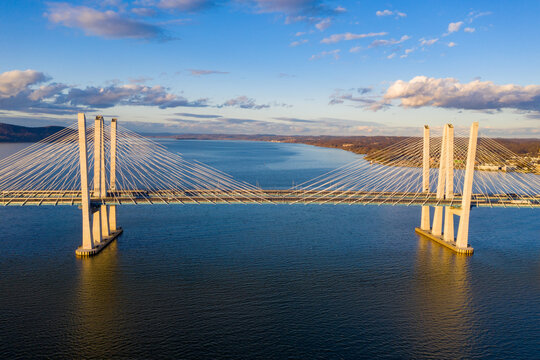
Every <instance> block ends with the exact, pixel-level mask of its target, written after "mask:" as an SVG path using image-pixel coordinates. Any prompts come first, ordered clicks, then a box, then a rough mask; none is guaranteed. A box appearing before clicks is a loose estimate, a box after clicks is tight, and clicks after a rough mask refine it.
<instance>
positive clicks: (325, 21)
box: [315, 18, 332, 31]
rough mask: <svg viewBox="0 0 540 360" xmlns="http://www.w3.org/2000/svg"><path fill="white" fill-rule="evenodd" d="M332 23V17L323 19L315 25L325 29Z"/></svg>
mask: <svg viewBox="0 0 540 360" xmlns="http://www.w3.org/2000/svg"><path fill="white" fill-rule="evenodd" d="M330 25H332V20H331V19H330V18H325V19H322V20H321V21H320V22H318V23H317V24H315V27H316V28H317V29H319V30H320V31H324V30H326V29H328V28H329V27H330Z"/></svg>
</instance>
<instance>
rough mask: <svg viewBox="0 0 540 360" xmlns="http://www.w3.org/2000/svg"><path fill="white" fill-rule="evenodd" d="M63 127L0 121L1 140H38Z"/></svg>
mask: <svg viewBox="0 0 540 360" xmlns="http://www.w3.org/2000/svg"><path fill="white" fill-rule="evenodd" d="M63 129H64V127H62V126H44V127H26V126H18V125H11V124H2V123H0V142H36V141H39V140H42V139H45V138H46V137H48V136H50V135H52V134H54V133H56V132H58V131H60V130H63Z"/></svg>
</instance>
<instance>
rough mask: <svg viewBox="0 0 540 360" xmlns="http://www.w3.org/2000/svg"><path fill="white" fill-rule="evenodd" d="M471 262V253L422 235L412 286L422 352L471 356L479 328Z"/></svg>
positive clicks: (420, 353) (448, 355)
mask: <svg viewBox="0 0 540 360" xmlns="http://www.w3.org/2000/svg"><path fill="white" fill-rule="evenodd" d="M469 266H470V257H468V256H465V255H461V254H456V253H454V252H452V251H450V250H448V249H446V248H445V247H443V246H441V245H439V244H436V243H434V242H432V241H431V240H429V239H426V238H424V237H422V236H419V239H418V247H417V252H416V266H415V271H416V274H415V275H416V276H415V282H416V284H415V286H414V289H413V292H414V296H415V302H416V306H417V308H416V309H415V311H416V313H417V314H418V315H417V316H416V317H415V322H416V326H415V328H416V331H418V334H416V337H417V339H421V341H420V342H419V345H420V346H419V349H418V351H419V354H418V355H419V356H425V355H427V354H436V353H439V354H444V357H448V358H463V357H465V358H468V357H471V355H472V354H471V349H472V344H474V342H475V341H476V340H477V337H478V332H476V331H473V329H474V328H475V323H476V321H475V315H474V309H473V301H472V291H471V288H470V274H469V272H470V269H469Z"/></svg>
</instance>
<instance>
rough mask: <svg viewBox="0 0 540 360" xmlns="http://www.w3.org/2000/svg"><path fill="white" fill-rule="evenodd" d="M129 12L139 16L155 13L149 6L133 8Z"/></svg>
mask: <svg viewBox="0 0 540 360" xmlns="http://www.w3.org/2000/svg"><path fill="white" fill-rule="evenodd" d="M131 12H132V13H134V14H136V15H139V16H154V15H156V10H154V9H150V8H133V9H131Z"/></svg>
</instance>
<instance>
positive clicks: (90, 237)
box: [75, 113, 122, 256]
mask: <svg viewBox="0 0 540 360" xmlns="http://www.w3.org/2000/svg"><path fill="white" fill-rule="evenodd" d="M116 121H117V120H116V119H115V118H113V119H112V120H111V127H110V128H111V136H110V139H111V145H110V152H109V153H110V159H109V164H110V177H109V188H110V190H111V191H114V190H115V187H116V129H117V122H116ZM104 128H105V127H104V119H103V116H96V121H95V126H94V189H93V197H94V198H98V199H104V198H106V197H107V181H106V168H105V141H104V139H105V136H104ZM78 134H79V154H80V160H79V166H80V174H81V209H82V246H81V247H79V248H78V249H77V250H76V251H75V253H76V254H77V255H78V256H92V255H95V254H97V253H98V252H100V251H101V250H102V249H103V248H105V247H106V246H107V245H108V244H109V243H110V242H111V241H113V240H114V239H116V238H117V237H118V236H119V235H120V234H121V233H122V229H121V228H117V227H116V205H106V204H103V203H102V204H100V205H94V204H92V203H91V202H90V188H89V185H88V155H87V141H86V117H85V115H84V114H82V113H80V114H79V116H78Z"/></svg>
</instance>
